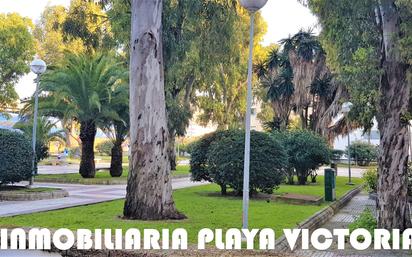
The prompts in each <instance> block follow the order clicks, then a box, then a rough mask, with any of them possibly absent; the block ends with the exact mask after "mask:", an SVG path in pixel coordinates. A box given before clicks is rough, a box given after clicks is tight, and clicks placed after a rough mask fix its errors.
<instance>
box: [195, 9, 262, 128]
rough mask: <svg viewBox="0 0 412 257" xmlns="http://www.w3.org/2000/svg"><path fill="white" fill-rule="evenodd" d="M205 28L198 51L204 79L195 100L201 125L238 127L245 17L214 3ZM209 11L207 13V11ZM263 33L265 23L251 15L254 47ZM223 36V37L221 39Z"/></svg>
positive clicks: (243, 97)
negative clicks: (202, 50) (202, 53)
mask: <svg viewBox="0 0 412 257" xmlns="http://www.w3.org/2000/svg"><path fill="white" fill-rule="evenodd" d="M216 2H217V3H219V4H216V6H214V7H213V8H212V7H211V8H210V11H212V10H213V14H210V13H207V14H208V15H209V16H212V17H210V18H209V19H210V20H208V21H207V22H208V23H210V24H209V26H208V27H205V28H203V29H202V33H204V38H203V40H202V45H201V48H203V49H206V50H207V51H204V52H205V54H206V55H205V56H202V58H201V60H207V63H204V66H203V70H202V74H203V76H205V79H204V81H203V83H202V84H201V85H200V87H199V91H201V92H202V94H201V95H200V96H198V97H197V98H198V99H197V107H198V109H199V111H200V114H199V117H198V120H199V121H200V123H201V124H204V125H206V124H208V123H209V122H212V123H214V124H216V125H218V127H219V128H228V127H236V128H238V127H242V126H243V120H244V114H245V110H246V77H245V76H246V73H245V70H247V58H248V55H247V53H248V51H247V49H248V44H249V41H248V40H247V39H248V38H249V36H248V33H249V26H248V24H249V15H248V13H247V12H246V11H245V10H244V9H243V8H240V7H239V6H232V5H230V4H222V3H220V2H218V1H216ZM210 11H209V12H210ZM265 31H266V23H265V21H264V20H263V19H262V17H261V15H260V13H257V14H256V16H255V31H254V32H255V34H254V42H255V46H254V47H255V48H256V49H257V50H258V51H259V49H260V48H261V46H260V42H261V40H262V38H263V35H264V33H265ZM222 35H223V36H222Z"/></svg>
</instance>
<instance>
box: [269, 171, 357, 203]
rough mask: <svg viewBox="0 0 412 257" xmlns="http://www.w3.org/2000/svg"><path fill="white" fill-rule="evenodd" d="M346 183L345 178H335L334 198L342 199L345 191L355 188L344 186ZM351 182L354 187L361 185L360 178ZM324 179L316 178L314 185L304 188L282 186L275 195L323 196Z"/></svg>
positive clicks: (346, 179) (321, 177)
mask: <svg viewBox="0 0 412 257" xmlns="http://www.w3.org/2000/svg"><path fill="white" fill-rule="evenodd" d="M347 182H348V178H347V177H336V197H337V198H340V197H342V196H343V195H344V194H345V193H346V192H347V191H349V190H351V189H353V188H354V187H355V186H349V185H346V183H347ZM352 182H353V183H355V184H356V185H360V184H361V183H363V180H362V179H361V178H352ZM323 185H324V177H323V176H318V177H317V183H316V184H308V185H305V186H295V185H282V186H281V187H280V188H279V189H278V190H277V191H276V193H294V194H303V195H315V196H323V195H324V192H325V189H324V186H323Z"/></svg>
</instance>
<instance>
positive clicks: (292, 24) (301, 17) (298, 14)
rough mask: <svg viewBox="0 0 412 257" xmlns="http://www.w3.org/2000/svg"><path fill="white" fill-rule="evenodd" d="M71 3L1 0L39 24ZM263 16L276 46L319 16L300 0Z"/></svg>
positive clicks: (29, 83)
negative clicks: (53, 8)
mask: <svg viewBox="0 0 412 257" xmlns="http://www.w3.org/2000/svg"><path fill="white" fill-rule="evenodd" d="M69 4H70V0H0V12H1V13H9V12H17V13H19V14H20V15H22V16H25V17H29V18H31V19H32V20H33V21H36V20H38V19H39V17H40V15H41V13H42V11H43V10H44V8H45V7H46V6H47V5H64V6H69ZM262 15H263V17H264V19H265V20H266V22H267V23H268V32H267V34H266V35H265V37H264V40H263V42H262V44H263V45H269V44H272V43H277V42H278V41H279V40H281V39H283V38H286V37H288V36H289V35H293V34H295V33H296V32H298V31H299V30H300V29H301V28H304V29H307V28H315V27H316V24H317V19H316V17H315V16H313V15H312V14H311V12H310V11H309V10H308V9H307V8H306V7H304V6H302V5H301V4H300V3H298V1H297V0H268V3H267V4H266V5H265V7H263V8H262ZM34 78H35V75H34V74H33V73H30V74H28V75H26V76H24V77H22V78H21V80H20V82H19V83H18V85H17V86H16V91H17V93H18V94H19V96H20V98H25V97H30V96H31V95H32V94H33V92H34V90H35V86H34V83H33V80H34Z"/></svg>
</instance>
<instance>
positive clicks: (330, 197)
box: [325, 169, 336, 202]
mask: <svg viewBox="0 0 412 257" xmlns="http://www.w3.org/2000/svg"><path fill="white" fill-rule="evenodd" d="M335 188H336V176H335V170H334V169H325V201H327V202H333V201H335V200H336V191H335Z"/></svg>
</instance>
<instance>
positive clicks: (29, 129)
mask: <svg viewBox="0 0 412 257" xmlns="http://www.w3.org/2000/svg"><path fill="white" fill-rule="evenodd" d="M13 128H15V129H19V130H21V131H23V132H24V134H25V135H26V136H27V138H28V139H29V140H31V138H32V135H33V120H32V119H31V117H29V116H23V117H22V118H21V119H20V121H19V122H17V123H16V124H14V126H13ZM64 138H65V137H64V132H63V130H58V129H57V128H56V122H53V121H51V120H50V119H48V118H46V117H39V118H38V120H37V135H36V159H37V161H40V160H42V159H44V158H47V156H48V150H49V144H50V142H52V141H59V142H64Z"/></svg>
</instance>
